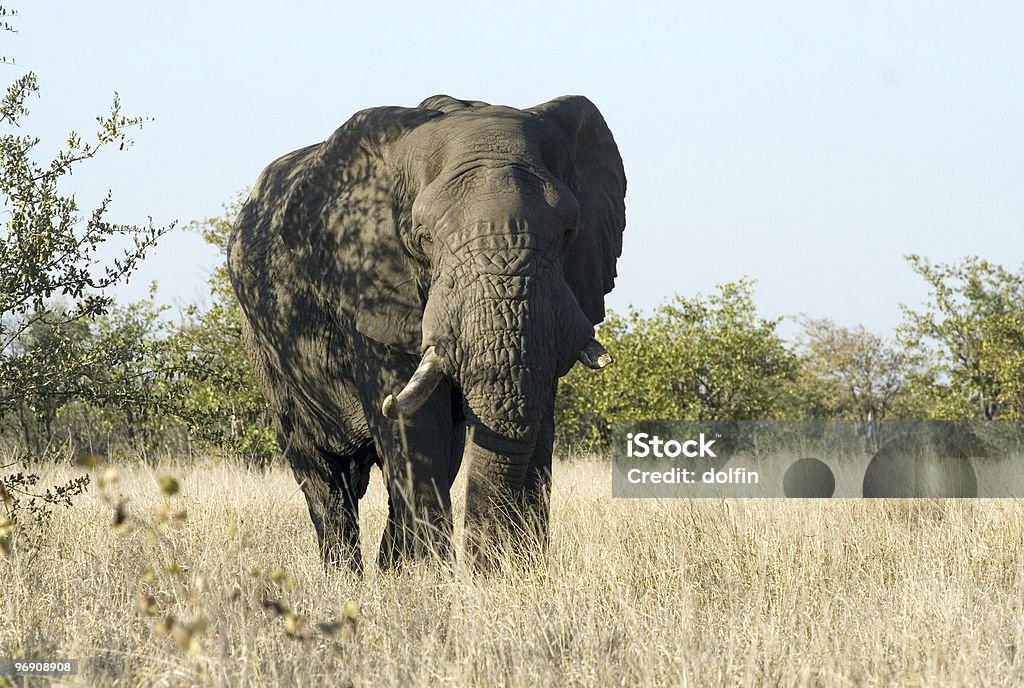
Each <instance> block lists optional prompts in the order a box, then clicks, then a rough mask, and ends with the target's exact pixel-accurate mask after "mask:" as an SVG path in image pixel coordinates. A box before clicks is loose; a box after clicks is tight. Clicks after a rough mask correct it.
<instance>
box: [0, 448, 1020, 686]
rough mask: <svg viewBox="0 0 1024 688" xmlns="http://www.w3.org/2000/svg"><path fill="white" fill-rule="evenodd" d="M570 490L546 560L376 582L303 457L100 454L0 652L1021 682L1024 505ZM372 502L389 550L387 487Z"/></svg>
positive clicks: (366, 682) (263, 668) (311, 681)
mask: <svg viewBox="0 0 1024 688" xmlns="http://www.w3.org/2000/svg"><path fill="white" fill-rule="evenodd" d="M71 474H72V471H71V469H60V468H54V469H50V474H49V475H47V476H45V479H48V480H52V481H54V482H56V481H57V480H59V479H64V478H67V477H69V476H70V475H71ZM104 475H106V478H105V479H104ZM167 476H171V477H173V478H175V479H176V480H177V482H178V483H179V486H180V490H179V491H178V492H177V493H176V494H173V495H172V496H167V495H166V494H164V493H166V492H173V491H174V490H173V487H172V486H171V484H170V483H169V482H168V481H167V480H163V481H161V479H162V478H166V477H167ZM115 478H116V480H115ZM161 484H162V485H163V490H162V489H161ZM554 485H555V490H554V497H553V507H552V508H553V513H552V523H553V530H552V543H551V548H550V552H549V553H548V554H547V555H546V556H544V557H542V558H539V559H537V560H533V561H508V562H507V564H506V567H505V570H504V571H503V572H502V573H499V574H496V575H492V576H489V577H482V576H476V575H473V574H471V573H470V572H469V571H467V570H466V569H465V568H464V567H462V566H460V565H456V566H455V567H454V570H453V571H447V572H442V571H438V570H436V569H434V568H431V567H428V566H422V565H416V566H410V567H407V568H406V569H404V570H402V571H400V572H398V573H389V574H378V573H377V571H376V569H375V568H374V567H372V566H371V567H370V568H369V573H368V574H367V575H366V576H365V577H364V578H363V579H362V580H357V579H354V578H352V577H351V576H349V575H347V574H343V573H337V572H330V573H327V572H325V571H324V570H323V568H322V567H321V564H320V561H319V556H318V553H317V550H316V545H315V541H314V534H313V528H312V525H311V524H310V522H309V518H308V515H307V512H306V509H305V504H304V501H303V499H302V495H301V492H300V491H299V488H298V486H297V485H296V483H295V481H294V480H293V479H292V477H291V474H290V473H289V472H288V471H287V469H285V468H282V467H273V468H270V469H268V470H267V471H255V470H248V469H245V468H242V467H239V466H235V465H231V464H225V463H219V464H218V463H213V462H210V463H199V464H196V465H170V464H166V465H161V466H158V467H156V468H148V467H138V466H136V467H119V468H117V469H116V475H115V473H114V472H112V471H108V470H106V469H96V472H95V478H94V481H93V485H92V486H91V488H90V490H89V492H88V493H87V494H86V495H83V496H81V497H79V498H78V499H77V501H76V503H75V505H74V506H73V507H71V508H68V509H59V510H58V511H57V512H55V514H54V515H53V517H52V519H51V521H50V523H49V525H48V528H47V532H46V534H45V542H43V544H42V545H41V547H40V548H39V549H38V550H36V551H32V550H29V549H21V548H15V550H14V551H13V552H12V553H11V554H10V555H9V556H7V557H6V558H3V559H0V656H11V655H15V654H19V653H27V654H28V655H30V656H37V657H62V658H78V659H80V661H81V668H80V672H79V674H78V676H76V677H71V678H67V679H61V680H59V681H54V682H53V684H54V685H89V686H179V685H210V686H224V685H230V686H278V685H281V686H342V685H353V686H388V685H394V686H471V685H486V686H573V685H576V686H594V685H614V686H675V685H679V686H686V685H694V686H707V685H827V686H834V685H839V686H841V685H923V686H934V685H1005V686H1014V685H1020V684H1021V683H1022V682H1024V659H1022V654H1024V653H1022V651H1024V594H1022V592H1024V591H1022V583H1024V571H1022V563H1024V560H1022V554H1024V505H1022V504H1021V503H1020V502H1017V501H1012V500H975V501H927V500H918V501H912V502H911V501H906V502H903V501H889V502H883V501H874V502H872V501H866V500H863V501H862V500H836V501H832V502H826V503H812V502H810V501H783V500H764V501H755V500H732V501H724V500H704V501H701V500H692V501H690V500H619V499H612V498H611V496H610V491H611V490H610V477H609V470H608V468H607V465H606V464H604V463H601V462H598V461H594V460H590V461H574V462H570V463H560V464H558V465H557V466H556V474H555V476H554ZM168 488H171V489H168ZM121 500H124V501H123V509H122V510H121V513H120V514H119V515H118V514H116V512H117V508H116V506H117V504H118V503H120V502H121ZM363 504H364V509H363V518H364V524H365V529H364V548H365V549H364V554H365V555H366V556H367V558H369V555H370V554H371V553H373V552H374V548H375V544H376V540H377V538H378V537H379V533H380V531H381V528H382V527H383V520H384V515H385V508H386V506H385V497H384V492H383V490H382V487H381V485H380V481H379V479H378V478H376V477H375V478H374V481H373V483H372V484H371V491H370V493H369V494H368V496H367V499H366V500H365V501H364V502H363ZM456 509H457V513H458V505H456ZM115 516H117V520H121V521H123V522H122V523H121V524H120V525H118V526H116V527H115V526H114V525H113V524H114V521H115ZM37 681H38V684H39V685H47V684H48V682H46V681H43V680H37Z"/></svg>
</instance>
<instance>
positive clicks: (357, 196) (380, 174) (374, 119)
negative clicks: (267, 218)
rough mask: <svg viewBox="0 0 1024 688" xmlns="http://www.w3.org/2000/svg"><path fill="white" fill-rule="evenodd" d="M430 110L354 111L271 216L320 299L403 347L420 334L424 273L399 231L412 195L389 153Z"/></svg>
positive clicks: (362, 328)
mask: <svg viewBox="0 0 1024 688" xmlns="http://www.w3.org/2000/svg"><path fill="white" fill-rule="evenodd" d="M438 116H441V114H440V113H438V112H434V111H431V110H424V109H419V108H400V107H381V108H372V109H369V110H363V111H361V112H358V113H356V114H355V115H353V116H352V118H351V119H349V121H348V122H346V123H345V124H343V125H342V126H341V127H340V128H339V129H338V130H337V131H335V132H334V134H332V135H331V136H330V138H328V139H327V140H326V141H324V142H323V143H322V144H320V147H319V150H318V151H317V152H316V153H315V155H313V156H312V158H311V159H310V160H309V162H308V163H307V164H306V165H305V166H304V168H303V169H302V171H301V172H300V173H299V174H298V175H297V177H296V179H295V181H294V183H293V184H292V185H291V187H290V189H289V190H288V192H287V197H286V199H285V200H284V202H283V203H281V204H280V205H278V206H277V212H276V213H275V216H274V217H273V219H272V222H273V223H274V229H275V230H276V232H275V233H277V234H278V235H280V236H281V238H282V240H283V241H284V244H285V245H286V246H287V247H288V249H289V252H290V254H291V256H292V257H293V259H295V260H297V261H299V263H300V264H301V265H302V267H303V271H304V274H305V277H306V279H307V280H308V282H309V284H311V285H312V286H313V289H314V290H315V291H316V293H317V296H318V299H319V300H320V301H321V303H322V305H323V307H325V308H327V309H331V310H333V311H334V312H335V313H336V315H337V317H338V318H339V319H341V320H350V321H351V320H354V321H355V326H356V329H357V330H358V331H359V332H361V333H362V334H364V335H366V336H368V337H370V338H372V339H375V340H377V341H379V342H383V343H384V344H387V345H389V346H394V347H396V348H400V349H403V350H406V351H409V352H410V353H419V345H420V339H421V336H422V332H421V317H422V313H423V307H424V296H423V293H422V292H423V290H422V289H421V288H420V283H421V280H422V279H423V277H422V275H421V274H420V271H421V268H420V267H419V266H418V264H417V263H416V261H415V260H414V259H413V258H412V256H411V255H410V254H409V252H408V251H407V250H406V249H405V245H404V243H403V241H402V235H401V229H402V227H403V225H407V224H408V223H409V222H411V219H410V218H411V202H412V199H411V198H409V197H407V194H406V193H404V192H403V191H402V190H403V189H405V188H406V187H407V184H406V182H405V180H403V179H402V177H401V173H400V172H399V171H398V169H397V167H396V166H394V165H392V164H390V161H389V158H390V155H391V149H392V147H393V145H394V143H395V142H396V141H397V140H398V139H399V138H400V137H401V136H402V135H403V134H405V133H406V132H408V131H411V130H412V129H414V128H416V127H418V126H419V125H421V124H423V123H424V122H426V121H428V120H430V119H433V118H434V117H438ZM296 286H298V285H296Z"/></svg>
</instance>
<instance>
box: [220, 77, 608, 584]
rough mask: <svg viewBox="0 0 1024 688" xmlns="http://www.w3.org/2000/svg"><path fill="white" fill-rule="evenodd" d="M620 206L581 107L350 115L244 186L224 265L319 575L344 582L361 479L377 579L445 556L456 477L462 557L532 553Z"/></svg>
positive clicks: (355, 565) (598, 362)
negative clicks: (380, 528) (321, 565)
mask: <svg viewBox="0 0 1024 688" xmlns="http://www.w3.org/2000/svg"><path fill="white" fill-rule="evenodd" d="M625 193H626V178H625V172H624V170H623V164H622V159H621V157H620V154H619V150H618V147H617V145H616V143H615V140H614V138H613V137H612V134H611V132H610V131H609V129H608V126H607V124H606V123H605V120H604V118H603V117H602V115H601V113H600V112H599V111H598V109H597V108H596V107H595V106H594V104H593V103H591V102H590V100H588V99H587V98H585V97H583V96H564V97H561V98H557V99H555V100H552V101H550V102H547V103H544V104H542V105H538V106H536V107H532V108H529V109H524V110H520V109H516V108H512V107H506V106H496V105H490V104H488V103H484V102H481V101H467V100H458V99H455V98H452V97H450V96H445V95H438V96H433V97H430V98H427V99H426V100H424V101H423V102H422V103H421V104H420V105H419V106H417V107H413V108H408V107H376V108H370V109H367V110H362V111H360V112H358V113H356V114H355V115H354V116H352V117H351V119H349V120H348V121H347V122H346V123H345V124H344V125H342V126H341V127H340V128H339V129H338V130H337V131H335V132H334V133H333V134H332V135H331V136H330V137H329V138H327V139H326V140H325V141H323V142H322V143H318V144H314V145H311V146H308V147H305V148H301V149H299V150H296V151H293V152H291V153H288V154H286V155H284V156H282V157H280V158H278V159H277V160H275V161H274V162H272V163H271V164H270V165H269V166H267V167H266V169H265V170H264V171H263V172H262V174H261V175H260V177H259V179H258V181H257V182H256V184H255V185H254V187H253V189H252V192H251V194H250V195H249V197H248V199H247V200H246V201H245V203H244V204H243V206H242V208H241V210H240V212H239V214H238V217H237V219H236V221H235V224H234V226H233V229H232V233H231V236H230V239H229V244H228V262H227V267H228V272H229V275H230V279H231V284H232V286H233V288H234V291H235V293H236V295H237V297H238V303H239V305H240V307H241V313H242V321H243V322H242V330H243V337H244V340H245V342H246V348H247V350H248V352H249V354H250V357H251V358H252V361H253V364H254V368H255V370H256V376H257V379H258V380H259V384H260V387H261V388H262V390H263V392H264V393H265V396H266V399H267V401H268V404H269V407H270V416H271V418H272V419H273V423H274V429H275V431H276V434H277V439H278V442H279V444H280V447H281V450H282V452H283V454H284V455H285V457H286V459H287V461H288V463H289V464H290V466H291V469H292V472H293V474H294V476H295V478H296V480H297V481H298V482H299V484H300V485H301V489H302V491H303V493H304V496H305V499H306V504H307V506H308V510H309V515H310V518H311V520H312V522H313V525H314V528H315V530H316V535H317V540H318V543H319V548H320V554H321V555H322V557H323V559H324V561H325V562H326V563H327V564H328V565H335V566H336V567H339V568H344V567H346V566H347V567H349V568H351V569H352V570H353V571H356V572H361V571H362V570H363V561H362V554H361V552H360V547H359V539H360V536H359V500H360V498H361V497H363V495H364V494H365V491H366V489H367V484H368V481H369V478H370V471H371V468H372V467H373V466H374V465H377V466H379V467H380V468H381V470H382V473H383V477H384V482H385V486H386V489H387V494H388V518H387V524H386V526H385V528H384V533H383V536H382V538H381V543H380V549H379V553H378V557H377V563H378V566H379V567H380V568H381V569H388V568H393V567H395V566H398V565H399V564H401V562H403V561H405V560H409V559H435V558H437V557H440V558H441V559H444V560H451V559H452V558H453V557H454V554H453V546H452V542H451V541H452V532H453V523H452V522H453V516H452V506H451V487H452V483H453V481H454V479H455V476H456V474H457V472H458V471H459V469H460V466H461V465H462V464H463V463H466V464H468V468H467V470H468V475H467V486H466V502H465V516H464V518H465V521H464V523H465V546H464V554H465V555H466V557H467V559H470V560H472V561H474V562H482V563H481V565H482V566H486V565H487V564H486V562H487V561H488V556H489V554H490V553H492V552H494V551H495V548H496V546H497V543H499V542H504V543H506V544H508V543H510V542H511V543H519V544H512V545H511V546H512V547H513V550H514V551H535V550H534V548H535V547H536V546H537V545H538V544H539V546H540V547H542V548H543V547H544V546H546V543H547V540H548V520H549V518H548V512H549V505H548V501H549V495H550V489H551V461H552V446H553V440H554V403H555V391H556V387H557V381H558V378H560V377H561V376H563V375H565V374H566V373H567V372H568V371H569V370H570V368H571V367H572V366H573V365H574V364H575V363H576V362H577V360H579V361H582V362H583V363H584V364H586V365H588V366H590V367H592V368H596V369H599V368H602V367H604V366H606V365H608V364H609V363H610V362H611V356H610V355H609V354H608V352H607V351H606V350H605V349H604V347H603V346H602V345H601V344H600V343H598V342H597V341H596V339H594V337H595V334H594V326H595V325H597V324H599V323H600V322H601V321H602V320H603V319H604V317H605V296H606V295H607V294H608V293H609V292H610V291H611V289H612V287H613V286H614V280H615V277H616V261H617V259H618V257H619V255H620V253H621V250H622V235H623V230H624V228H625ZM523 543H530V544H523ZM517 548H518V549H517Z"/></svg>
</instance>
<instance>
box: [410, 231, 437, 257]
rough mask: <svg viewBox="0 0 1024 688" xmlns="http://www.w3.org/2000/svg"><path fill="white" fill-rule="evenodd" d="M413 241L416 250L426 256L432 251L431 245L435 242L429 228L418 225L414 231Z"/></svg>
mask: <svg viewBox="0 0 1024 688" xmlns="http://www.w3.org/2000/svg"><path fill="white" fill-rule="evenodd" d="M412 240H413V243H414V244H415V246H416V249H417V250H418V251H419V252H420V253H424V254H425V253H426V252H427V250H429V249H430V244H431V242H432V241H433V239H432V238H431V236H430V233H429V232H427V228H426V227H424V226H423V225H416V229H415V230H414V231H413V235H412Z"/></svg>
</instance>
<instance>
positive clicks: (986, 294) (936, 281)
mask: <svg viewBox="0 0 1024 688" xmlns="http://www.w3.org/2000/svg"><path fill="white" fill-rule="evenodd" d="M907 260H908V262H909V263H910V265H911V267H912V268H913V270H914V272H916V273H917V274H919V275H920V276H921V277H923V278H924V279H925V281H926V282H927V283H928V285H929V287H930V298H931V301H930V302H929V303H928V304H927V305H926V307H925V308H924V310H922V311H915V310H912V309H910V308H906V307H904V308H903V312H904V324H903V326H902V327H901V330H900V336H901V339H902V341H903V342H904V344H905V345H906V346H907V347H908V348H910V349H911V350H913V351H916V352H919V354H920V355H921V356H922V357H929V358H932V359H934V360H935V363H934V365H932V366H931V367H930V369H929V370H927V371H925V373H924V374H922V375H921V376H919V378H918V380H917V386H918V388H919V390H920V392H921V393H922V394H928V395H930V396H931V397H932V398H933V400H934V405H935V409H934V414H935V415H937V416H939V417H946V418H970V417H975V418H985V419H993V418H1007V419H1017V420H1019V419H1022V418H1024V269H1022V270H1018V271H1017V272H1011V271H1009V270H1006V269H1005V268H1003V267H1001V266H999V265H996V264H994V263H990V262H988V261H986V260H982V259H980V258H977V257H968V258H964V259H963V260H961V261H960V262H957V263H952V264H949V265H942V264H937V265H933V264H931V263H929V262H928V261H927V260H925V259H924V258H921V257H919V256H916V255H911V256H908V257H907Z"/></svg>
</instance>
